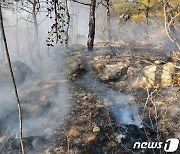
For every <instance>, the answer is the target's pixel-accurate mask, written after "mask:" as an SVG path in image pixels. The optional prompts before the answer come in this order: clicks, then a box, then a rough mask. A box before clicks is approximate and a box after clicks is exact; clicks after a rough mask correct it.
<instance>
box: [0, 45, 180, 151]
mask: <svg viewBox="0 0 180 154" xmlns="http://www.w3.org/2000/svg"><path fill="white" fill-rule="evenodd" d="M167 52H169V51H165V50H164V49H161V48H158V47H157V46H152V45H151V44H144V45H141V46H140V45H139V44H133V45H131V46H127V45H125V44H122V42H121V45H120V44H119V43H114V44H109V43H99V44H96V46H95V51H94V52H93V53H89V52H87V50H86V49H85V47H84V46H82V45H75V46H72V47H71V48H70V49H69V53H67V55H66V58H65V61H66V62H65V63H66V68H65V70H64V71H65V72H66V77H67V79H68V80H66V78H60V77H59V78H58V77H55V78H54V77H50V76H49V75H47V76H46V75H44V76H41V78H40V79H39V77H37V78H38V79H36V80H35V78H34V79H32V80H31V81H28V82H25V83H24V85H22V87H21V89H22V90H21V91H23V93H22V96H21V100H22V107H23V117H24V118H25V121H26V123H25V125H26V126H25V127H27V128H28V127H32V129H33V128H34V132H36V131H37V133H35V134H36V135H30V134H31V133H32V132H31V131H30V132H28V131H27V132H26V129H25V134H27V136H25V137H24V138H23V141H24V146H25V151H26V152H27V153H45V154H56V153H57V154H66V153H72V154H75V153H77V154H81V153H84V154H95V153H99V154H104V153H107V154H110V153H117V154H120V153H122V154H126V153H127V154H131V153H145V154H148V153H149V154H151V153H155V154H159V153H165V152H164V150H163V148H161V149H133V145H134V143H135V142H145V141H146V142H160V141H161V142H164V143H165V141H166V140H167V139H169V138H179V137H180V134H179V133H180V132H179V130H180V129H179V118H178V117H179V113H180V112H179V109H180V108H179V98H180V87H179V83H180V82H179V76H178V75H179V74H178V73H179V70H176V72H175V74H173V72H172V77H173V79H174V78H175V77H176V78H175V80H172V83H171V84H170V85H168V86H167V87H163V88H162V86H161V82H159V81H156V82H157V83H155V84H154V85H153V86H152V87H151V88H146V87H140V86H139V87H138V86H135V87H133V86H132V85H133V83H134V81H135V80H136V78H137V77H139V76H140V74H142V71H143V69H144V68H145V67H146V66H154V64H156V65H158V67H160V68H163V66H164V65H165V64H166V63H168V62H172V63H173V64H174V63H175V65H178V66H179V61H175V62H174V61H173V59H172V57H170V56H167ZM158 67H157V68H158ZM162 72H163V71H162ZM162 72H161V71H160V73H162ZM177 72H178V73H177ZM61 73H62V70H61V72H57V74H61ZM151 73H152V72H151ZM29 82H30V83H31V84H30V83H29ZM29 85H31V86H29ZM67 85H68V90H63V87H67ZM157 85H158V86H157ZM67 93H68V94H67ZM55 98H56V99H55ZM54 102H63V103H54ZM67 102H70V105H69V104H68V103H67ZM64 106H65V107H64ZM63 111H66V112H63ZM62 112H63V114H60V113H62ZM10 115H11V116H9V114H7V116H5V117H3V118H2V117H1V118H0V151H1V153H3V154H5V153H13V154H14V153H18V152H19V146H18V145H19V141H18V135H17V134H16V133H15V134H14V133H13V131H14V127H11V128H7V126H8V127H9V125H7V123H6V122H7V121H8V120H10V119H11V120H14V119H18V115H17V110H15V109H14V110H13V112H12V111H11V114H10ZM47 115H50V116H48V118H47V117H46V116H47ZM32 117H34V118H33V119H34V120H33V122H32V121H29V122H32V123H28V120H29V119H31V118H32ZM38 117H41V118H40V119H38ZM43 117H44V118H43ZM36 119H37V120H38V122H35V121H36ZM16 122H18V121H16ZM41 122H42V123H41ZM37 123H40V125H43V128H42V127H36V125H38V124H37ZM13 126H16V127H18V125H13ZM54 126H56V127H54ZM16 129H17V128H16ZM32 134H33V133H32ZM178 152H179V150H177V151H176V153H178Z"/></svg>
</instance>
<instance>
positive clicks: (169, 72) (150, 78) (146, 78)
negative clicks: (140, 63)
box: [133, 62, 175, 89]
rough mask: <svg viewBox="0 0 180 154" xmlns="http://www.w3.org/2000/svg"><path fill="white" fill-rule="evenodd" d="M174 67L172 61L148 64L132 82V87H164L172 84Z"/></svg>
mask: <svg viewBox="0 0 180 154" xmlns="http://www.w3.org/2000/svg"><path fill="white" fill-rule="evenodd" d="M174 74H175V67H174V63H173V62H168V63H166V64H164V65H156V64H153V65H149V66H146V67H144V68H143V70H142V71H141V74H140V76H139V77H138V78H137V80H136V81H135V82H134V83H133V87H143V88H146V89H149V88H158V87H162V88H166V87H168V86H170V85H172V84H173V76H174Z"/></svg>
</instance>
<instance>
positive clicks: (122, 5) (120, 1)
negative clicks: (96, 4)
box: [112, 0, 180, 22]
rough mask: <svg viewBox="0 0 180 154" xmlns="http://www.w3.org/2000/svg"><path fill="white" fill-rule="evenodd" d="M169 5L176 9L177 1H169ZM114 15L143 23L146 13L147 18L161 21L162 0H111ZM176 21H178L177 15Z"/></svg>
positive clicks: (179, 18)
mask: <svg viewBox="0 0 180 154" xmlns="http://www.w3.org/2000/svg"><path fill="white" fill-rule="evenodd" d="M170 2H171V4H172V5H174V6H175V7H178V6H179V5H180V4H179V0H170ZM112 3H113V7H114V8H113V9H114V10H113V11H114V15H115V16H117V17H119V16H120V15H121V14H128V15H130V17H131V20H132V21H134V22H143V21H145V19H146V13H147V11H148V13H149V18H150V19H151V18H156V19H158V20H159V21H163V20H162V19H163V16H164V15H163V1H162V0H134V1H130V0H129V1H126V0H112ZM177 19H178V20H179V21H180V17H179V15H178V17H177Z"/></svg>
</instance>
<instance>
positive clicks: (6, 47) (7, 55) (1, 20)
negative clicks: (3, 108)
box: [0, 2, 24, 154]
mask: <svg viewBox="0 0 180 154" xmlns="http://www.w3.org/2000/svg"><path fill="white" fill-rule="evenodd" d="M0 27H1V28H0V29H1V31H2V37H3V41H4V47H5V51H6V57H7V60H8V64H9V70H10V74H11V78H12V81H13V85H14V92H15V95H16V100H17V104H18V111H19V129H20V130H19V131H20V146H21V152H22V154H24V146H23V142H22V109H21V103H20V100H19V95H18V91H17V86H16V81H15V78H14V74H13V70H12V65H11V59H10V55H9V51H8V45H7V41H6V35H5V30H4V25H3V16H2V10H1V2H0Z"/></svg>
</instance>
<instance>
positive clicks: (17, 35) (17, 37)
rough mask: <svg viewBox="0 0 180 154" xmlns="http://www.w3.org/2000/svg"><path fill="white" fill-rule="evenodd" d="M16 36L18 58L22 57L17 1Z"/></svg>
mask: <svg viewBox="0 0 180 154" xmlns="http://www.w3.org/2000/svg"><path fill="white" fill-rule="evenodd" d="M15 9H16V35H15V37H16V38H15V41H16V53H17V54H18V56H20V52H19V27H18V26H19V21H18V2H17V1H16V8H15Z"/></svg>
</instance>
